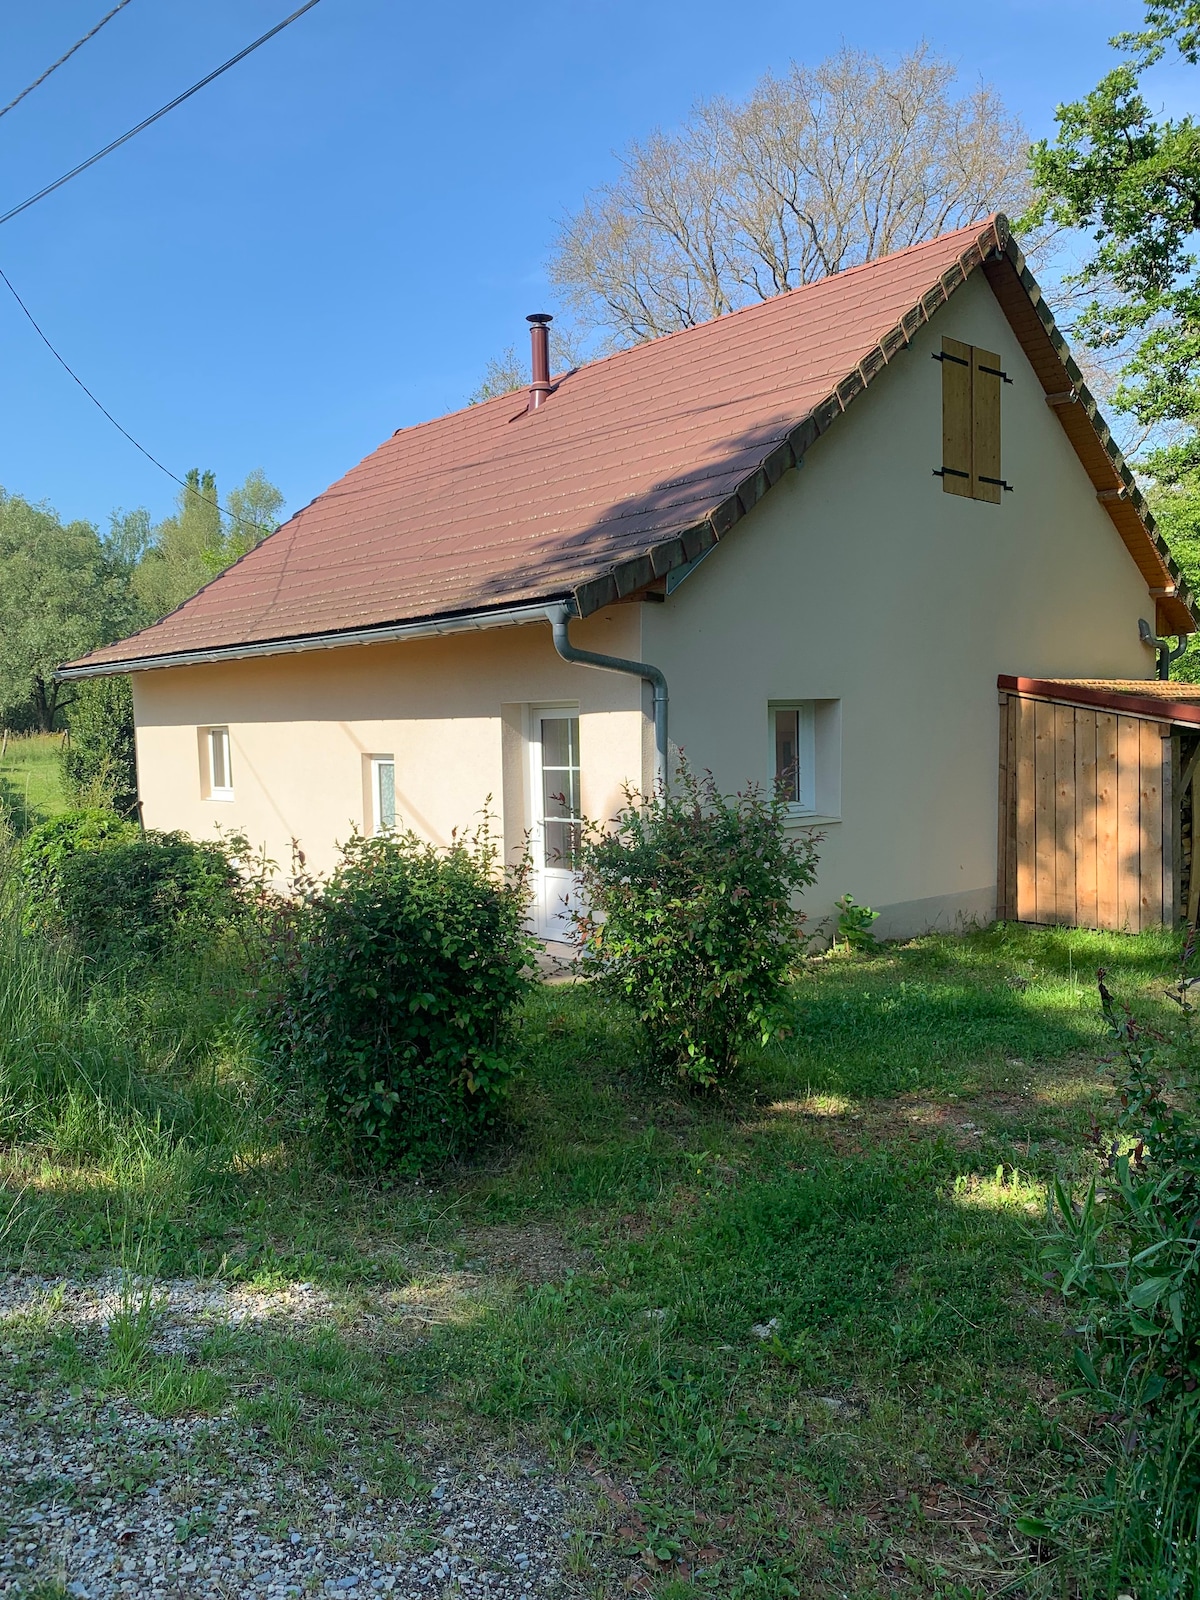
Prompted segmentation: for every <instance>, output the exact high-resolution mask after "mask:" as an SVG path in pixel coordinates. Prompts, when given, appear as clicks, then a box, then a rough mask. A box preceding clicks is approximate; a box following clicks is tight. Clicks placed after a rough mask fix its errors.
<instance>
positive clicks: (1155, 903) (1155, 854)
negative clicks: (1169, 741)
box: [1138, 718, 1163, 928]
mask: <svg viewBox="0 0 1200 1600" xmlns="http://www.w3.org/2000/svg"><path fill="white" fill-rule="evenodd" d="M1140 734H1141V746H1142V760H1141V767H1142V789H1141V805H1140V808H1139V809H1140V822H1141V847H1140V849H1141V869H1140V872H1139V878H1140V893H1139V895H1138V902H1139V907H1140V913H1139V922H1138V926H1139V927H1142V928H1155V927H1158V926H1159V925H1160V924H1161V923H1162V920H1163V826H1162V800H1163V781H1162V780H1163V753H1162V724H1161V723H1160V722H1151V721H1150V720H1149V718H1147V719H1146V720H1144V721H1143V722H1142V723H1141V724H1140Z"/></svg>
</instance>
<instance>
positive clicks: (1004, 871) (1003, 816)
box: [996, 693, 1010, 922]
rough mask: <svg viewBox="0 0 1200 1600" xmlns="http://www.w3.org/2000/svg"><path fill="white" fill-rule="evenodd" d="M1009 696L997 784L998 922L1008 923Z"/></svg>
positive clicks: (1003, 704) (1003, 703)
mask: <svg viewBox="0 0 1200 1600" xmlns="http://www.w3.org/2000/svg"><path fill="white" fill-rule="evenodd" d="M1009 772H1010V767H1009V760H1008V696H1007V695H1006V694H1003V693H1002V694H1001V696H1000V763H999V775H998V778H997V783H996V921H997V922H1007V921H1008V901H1009V890H1008V809H1009V808H1008V785H1009Z"/></svg>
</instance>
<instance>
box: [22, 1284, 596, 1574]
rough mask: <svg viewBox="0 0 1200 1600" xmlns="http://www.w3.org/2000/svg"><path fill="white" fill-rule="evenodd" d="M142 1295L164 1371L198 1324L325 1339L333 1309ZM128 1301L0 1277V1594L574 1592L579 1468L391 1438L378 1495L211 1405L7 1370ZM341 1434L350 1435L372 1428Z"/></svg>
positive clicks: (86, 1332) (313, 1295)
mask: <svg viewBox="0 0 1200 1600" xmlns="http://www.w3.org/2000/svg"><path fill="white" fill-rule="evenodd" d="M144 1287H146V1288H147V1289H149V1290H151V1291H152V1293H153V1297H154V1302H155V1304H156V1306H157V1308H158V1310H157V1315H156V1318H155V1326H154V1334H153V1341H152V1342H153V1348H154V1349H155V1350H156V1351H157V1352H159V1353H161V1354H164V1355H167V1356H176V1357H178V1356H183V1357H184V1358H187V1356H188V1355H189V1354H190V1353H191V1352H192V1351H193V1350H194V1349H195V1347H196V1346H197V1345H198V1344H199V1342H200V1341H202V1340H203V1339H204V1338H205V1337H207V1336H208V1335H209V1334H211V1333H212V1331H213V1330H214V1328H216V1327H220V1326H225V1327H232V1328H242V1329H247V1328H248V1329H250V1330H254V1329H256V1328H262V1329H263V1330H265V1331H287V1330H288V1329H291V1328H296V1327H302V1326H306V1325H317V1324H324V1325H328V1323H329V1321H330V1319H331V1317H332V1315H333V1313H334V1311H335V1309H336V1308H335V1306H334V1304H333V1302H332V1301H331V1300H330V1298H329V1297H328V1296H327V1295H324V1294H323V1293H322V1292H320V1291H318V1290H316V1289H315V1288H313V1286H312V1285H306V1284H297V1285H293V1286H289V1287H288V1288H285V1289H281V1290H278V1291H271V1292H268V1293H261V1294H260V1293H254V1292H253V1291H251V1290H247V1289H245V1288H242V1287H240V1286H228V1285H222V1284H219V1283H212V1282H205V1283H198V1282H191V1281H186V1280H179V1281H173V1282H156V1283H154V1284H153V1285H152V1286H150V1285H146V1286H144ZM129 1294H130V1290H129V1288H128V1287H127V1286H126V1287H124V1288H123V1287H122V1284H121V1282H120V1281H119V1280H118V1279H116V1278H101V1279H97V1280H94V1281H92V1282H91V1283H86V1282H73V1281H69V1280H57V1279H55V1280H52V1279H45V1278H31V1277H30V1276H28V1275H22V1276H21V1277H18V1278H9V1279H0V1462H2V1463H3V1469H2V1470H0V1595H4V1596H9V1595H13V1596H15V1595H20V1594H22V1593H28V1592H30V1591H31V1590H34V1589H35V1587H36V1585H37V1584H38V1583H39V1582H42V1583H46V1582H57V1583H59V1584H61V1585H62V1586H63V1588H65V1590H66V1592H67V1593H68V1594H69V1595H72V1596H75V1597H78V1600H110V1597H114V1596H128V1595H132V1596H154V1597H157V1596H164V1597H165V1596H197V1597H201V1596H203V1597H217V1596H220V1597H223V1600H232V1597H235V1596H236V1597H242V1596H269V1597H277V1596H284V1595H306V1596H307V1595H322V1596H329V1595H333V1596H349V1597H351V1600H354V1597H357V1600H365V1597H367V1596H372V1595H376V1594H386V1595H392V1596H395V1597H397V1600H418V1597H420V1600H428V1597H430V1596H436V1597H438V1600H443V1597H447V1596H487V1597H490V1600H516V1597H523V1600H527V1597H530V1596H538V1597H542V1596H555V1597H557V1596H567V1595H575V1594H581V1593H583V1592H585V1591H584V1590H583V1589H582V1588H581V1587H580V1580H579V1577H577V1576H576V1575H575V1574H577V1573H578V1570H579V1568H578V1554H577V1555H576V1558H575V1563H574V1568H573V1569H572V1565H571V1564H569V1563H568V1559H567V1557H568V1544H569V1542H570V1538H571V1532H572V1529H573V1528H575V1527H579V1526H590V1525H593V1522H594V1516H595V1510H594V1508H595V1493H594V1486H593V1485H591V1483H590V1480H589V1479H587V1478H586V1477H585V1476H584V1475H582V1474H579V1475H572V1474H563V1473H560V1472H557V1471H555V1470H554V1469H553V1468H552V1467H551V1466H550V1465H549V1464H548V1463H547V1462H545V1461H544V1460H541V1459H535V1458H532V1457H530V1456H527V1455H521V1454H518V1453H513V1452H512V1451H511V1450H501V1449H498V1448H494V1447H492V1446H490V1445H487V1444H481V1445H480V1446H479V1447H478V1448H477V1449H476V1450H474V1451H473V1452H472V1453H471V1454H469V1455H465V1454H464V1453H463V1452H462V1451H461V1450H460V1449H459V1448H458V1447H457V1446H456V1447H455V1448H454V1449H444V1450H443V1449H440V1448H439V1445H438V1442H437V1441H436V1440H434V1439H432V1438H429V1437H427V1438H423V1439H419V1440H415V1441H402V1442H401V1450H402V1453H403V1456H404V1459H405V1461H410V1462H411V1463H412V1467H413V1476H412V1484H411V1487H410V1489H407V1490H406V1491H405V1492H404V1494H403V1495H402V1496H401V1497H397V1498H393V1497H389V1496H388V1495H384V1494H381V1493H380V1491H379V1490H378V1488H377V1487H376V1486H373V1485H372V1484H371V1483H370V1482H368V1481H366V1480H362V1481H351V1480H350V1479H348V1477H347V1473H346V1472H345V1471H340V1472H337V1471H334V1472H321V1471H318V1470H313V1469H310V1468H307V1467H303V1466H294V1465H289V1464H287V1463H286V1462H284V1461H283V1460H281V1459H280V1452H279V1451H278V1450H277V1449H275V1448H274V1447H273V1446H272V1445H271V1443H270V1440H269V1438H268V1437H267V1436H266V1435H265V1433H263V1431H262V1430H259V1429H256V1428H254V1427H253V1426H248V1425H247V1424H246V1422H245V1421H243V1420H242V1419H241V1418H239V1417H238V1416H237V1415H234V1414H231V1413H230V1411H229V1409H228V1408H226V1411H225V1412H223V1413H222V1414H220V1415H217V1416H215V1417H208V1418H197V1417H195V1416H190V1417H179V1418H168V1419H158V1418H154V1417H152V1416H149V1415H148V1414H147V1413H146V1412H145V1411H144V1410H142V1409H141V1407H140V1406H138V1405H137V1404H136V1403H135V1402H134V1401H131V1400H129V1399H127V1398H124V1397H122V1396H110V1397H108V1398H104V1399H101V1398H98V1397H97V1396H96V1395H95V1394H94V1393H92V1392H90V1391H89V1390H87V1389H86V1387H84V1386H82V1385H78V1384H76V1385H73V1386H72V1385H70V1384H69V1381H68V1380H66V1379H64V1378H63V1377H61V1376H60V1375H57V1374H55V1375H53V1376H51V1377H47V1376H46V1375H45V1373H44V1372H42V1373H41V1374H40V1375H35V1376H34V1377H33V1378H32V1379H31V1377H30V1369H29V1368H28V1367H23V1366H22V1363H23V1362H24V1361H25V1360H26V1358H27V1357H28V1356H29V1353H30V1351H31V1349H33V1350H36V1348H37V1347H38V1346H44V1345H46V1343H47V1342H48V1341H51V1340H52V1339H53V1337H54V1334H55V1330H56V1328H63V1327H65V1326H67V1325H69V1326H70V1328H71V1329H72V1331H73V1332H74V1334H75V1337H76V1340H77V1341H78V1343H79V1346H80V1347H81V1348H84V1347H86V1346H88V1345H89V1344H90V1345H93V1346H95V1347H96V1348H102V1347H103V1342H104V1335H105V1332H106V1330H107V1327H108V1325H109V1323H110V1322H111V1320H112V1318H113V1316H114V1315H116V1314H117V1313H118V1312H119V1311H121V1310H122V1309H123V1308H125V1307H127V1306H128V1304H129ZM14 1313H15V1314H16V1315H15V1317H14ZM367 1320H368V1322H371V1323H374V1322H375V1321H376V1319H375V1318H374V1317H371V1316H370V1315H369V1314H368V1317H367ZM6 1321H7V1326H6ZM389 1420H393V1419H385V1422H386V1421H389ZM356 1426H358V1427H359V1431H360V1432H361V1433H362V1434H364V1435H366V1434H369V1432H370V1429H371V1426H372V1423H371V1421H370V1420H368V1419H362V1420H361V1421H360V1423H358V1424H356ZM383 1432H384V1433H385V1434H386V1433H388V1432H389V1430H388V1429H387V1428H386V1427H384V1429H383ZM576 1546H577V1548H578V1539H577V1540H576ZM587 1576H588V1578H589V1579H590V1580H592V1581H593V1582H594V1579H595V1576H596V1575H595V1574H594V1573H590V1572H589V1573H588V1574H587ZM614 1582H615V1587H614V1591H613V1592H616V1591H617V1589H619V1588H620V1583H619V1580H614ZM53 1592H61V1591H53ZM589 1592H594V1591H589ZM605 1592H608V1591H607V1590H606V1591H605Z"/></svg>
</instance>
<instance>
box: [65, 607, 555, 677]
mask: <svg viewBox="0 0 1200 1600" xmlns="http://www.w3.org/2000/svg"><path fill="white" fill-rule="evenodd" d="M545 621H546V602H545V601H544V600H542V601H539V602H538V603H537V604H535V605H526V606H514V607H511V608H510V609H509V610H506V611H469V612H464V613H463V615H461V616H457V617H440V618H433V619H431V620H429V621H426V622H396V623H390V624H386V625H385V626H383V627H381V628H355V629H353V630H350V629H347V630H346V631H345V632H343V633H310V634H309V635H308V636H307V637H306V638H302V639H267V640H263V641H261V642H258V643H254V644H235V645H226V646H224V647H218V648H217V649H213V650H179V651H176V652H174V653H173V654H171V655H163V656H135V657H133V658H132V659H131V660H129V661H101V662H98V663H97V664H96V665H95V666H89V665H88V664H87V662H86V661H81V662H80V663H79V664H78V665H77V666H70V667H59V669H58V671H57V672H56V673H55V674H54V676H55V677H56V678H60V679H62V680H64V681H66V682H70V681H71V680H73V679H75V678H113V677H118V676H120V675H121V674H122V673H125V672H149V671H150V670H151V669H155V668H158V667H195V666H206V665H210V664H211V663H213V662H219V661H245V660H247V659H248V658H250V657H252V656H282V655H298V654H300V653H301V652H302V651H305V650H341V649H344V648H346V647H347V646H350V645H361V644H391V643H392V642H393V641H394V640H397V639H432V638H440V637H441V636H442V635H444V634H450V633H478V632H481V631H482V630H483V629H485V628H518V627H520V626H522V624H524V623H529V622H545Z"/></svg>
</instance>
